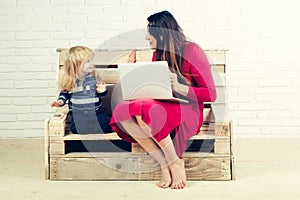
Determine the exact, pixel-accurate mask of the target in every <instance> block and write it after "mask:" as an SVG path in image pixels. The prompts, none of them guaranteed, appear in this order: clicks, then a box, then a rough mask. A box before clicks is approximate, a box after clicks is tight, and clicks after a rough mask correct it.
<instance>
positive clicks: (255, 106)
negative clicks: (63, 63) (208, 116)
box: [0, 0, 300, 138]
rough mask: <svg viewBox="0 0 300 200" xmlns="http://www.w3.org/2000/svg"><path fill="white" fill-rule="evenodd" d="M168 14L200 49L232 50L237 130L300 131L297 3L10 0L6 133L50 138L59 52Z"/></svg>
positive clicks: (2, 12) (2, 18) (2, 48)
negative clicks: (46, 123)
mask: <svg viewBox="0 0 300 200" xmlns="http://www.w3.org/2000/svg"><path fill="white" fill-rule="evenodd" d="M161 10H169V11H171V12H172V13H173V14H174V16H175V17H176V18H177V20H178V21H179V23H180V24H181V26H182V27H183V29H184V31H185V33H186V35H187V36H188V37H190V38H192V39H193V40H194V41H196V42H198V43H199V44H200V45H201V46H202V47H203V48H226V49H229V51H228V54H227V62H228V68H227V69H228V72H227V73H228V83H229V102H230V104H229V117H230V118H231V119H233V120H234V122H235V127H234V128H235V132H236V134H237V135H239V136H246V135H247V136H248V135H252V136H262V135H266V136H291V135H297V134H299V133H300V123H298V122H299V120H300V104H299V102H300V101H299V100H300V95H299V90H300V83H299V82H300V81H298V79H299V77H300V62H299V46H300V25H299V23H298V21H297V20H298V19H299V18H300V13H299V11H298V10H299V3H298V1H297V0H287V1H280V0H263V1H261V0H252V1H247V0H215V1H207V0H185V1H182V0H164V1H159V0H40V1H36V0H9V1H1V3H0V27H1V28H0V108H1V109H0V137H21V138H25V137H42V136H43V134H44V133H43V120H44V119H45V118H46V117H48V116H50V115H51V113H52V112H53V110H52V109H51V108H50V107H49V103H50V102H51V101H52V100H53V99H55V92H56V73H55V67H56V64H57V54H56V52H55V49H56V48H58V47H69V46H73V45H79V44H81V45H86V46H90V47H92V48H94V47H97V46H98V45H100V44H103V43H104V42H105V41H107V40H108V39H110V38H111V37H113V36H116V35H118V34H120V33H123V32H126V31H130V30H136V29H141V28H145V27H146V18H147V17H148V16H149V15H150V14H152V13H154V12H157V11H161ZM132 41H133V42H136V40H134V38H132ZM141 43H142V42H141Z"/></svg>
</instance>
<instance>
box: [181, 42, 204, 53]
mask: <svg viewBox="0 0 300 200" xmlns="http://www.w3.org/2000/svg"><path fill="white" fill-rule="evenodd" d="M195 50H198V51H199V50H200V51H203V50H202V48H201V47H200V46H199V45H198V44H197V43H195V42H191V41H187V42H186V46H185V51H195Z"/></svg>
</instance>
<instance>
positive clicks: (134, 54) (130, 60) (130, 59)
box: [127, 50, 136, 63]
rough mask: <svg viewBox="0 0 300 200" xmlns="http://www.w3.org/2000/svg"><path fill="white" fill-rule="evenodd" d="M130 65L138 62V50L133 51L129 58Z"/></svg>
mask: <svg viewBox="0 0 300 200" xmlns="http://www.w3.org/2000/svg"><path fill="white" fill-rule="evenodd" d="M127 62H128V63H135V62H136V50H133V51H132V52H131V53H130V54H129V55H128V58H127Z"/></svg>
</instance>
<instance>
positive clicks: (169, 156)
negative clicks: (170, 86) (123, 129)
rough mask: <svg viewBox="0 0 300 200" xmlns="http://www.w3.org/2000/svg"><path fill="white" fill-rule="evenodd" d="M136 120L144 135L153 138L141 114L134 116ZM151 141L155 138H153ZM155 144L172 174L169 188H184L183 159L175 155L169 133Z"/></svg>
mask: <svg viewBox="0 0 300 200" xmlns="http://www.w3.org/2000/svg"><path fill="white" fill-rule="evenodd" d="M136 120H137V122H138V124H139V126H140V127H141V129H142V130H143V131H144V132H145V133H146V135H148V136H149V137H151V138H153V137H152V133H151V128H150V127H149V126H148V125H147V124H146V123H145V122H144V121H143V120H142V119H141V116H136ZM153 141H155V140H154V139H153ZM155 142H156V141H155ZM157 145H158V146H159V147H160V149H161V150H162V151H163V153H164V156H165V158H166V162H167V163H168V165H169V168H170V172H171V175H172V184H171V188H173V189H182V188H184V187H185V185H186V173H185V167H184V161H183V159H179V157H178V156H177V154H176V151H175V148H174V145H173V142H172V139H171V137H170V135H168V136H167V137H166V138H165V139H163V140H161V141H160V142H159V143H157ZM170 172H168V173H170Z"/></svg>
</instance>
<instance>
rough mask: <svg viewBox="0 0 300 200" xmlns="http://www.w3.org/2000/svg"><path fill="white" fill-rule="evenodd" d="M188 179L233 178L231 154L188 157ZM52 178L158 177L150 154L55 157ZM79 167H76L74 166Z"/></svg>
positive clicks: (113, 178)
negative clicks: (122, 156)
mask: <svg viewBox="0 0 300 200" xmlns="http://www.w3.org/2000/svg"><path fill="white" fill-rule="evenodd" d="M184 160H185V162H186V165H185V166H186V172H187V179H188V180H230V166H229V165H230V164H229V159H228V157H223V158H196V157H193V158H192V157H189V158H184ZM50 165H51V171H50V179H51V180H158V179H159V178H160V170H159V165H158V164H157V162H156V161H154V160H153V159H152V158H151V157H150V156H147V157H146V156H143V157H133V158H132V157H127V158H112V157H108V158H51V159H50ZM74 166H76V167H74Z"/></svg>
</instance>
